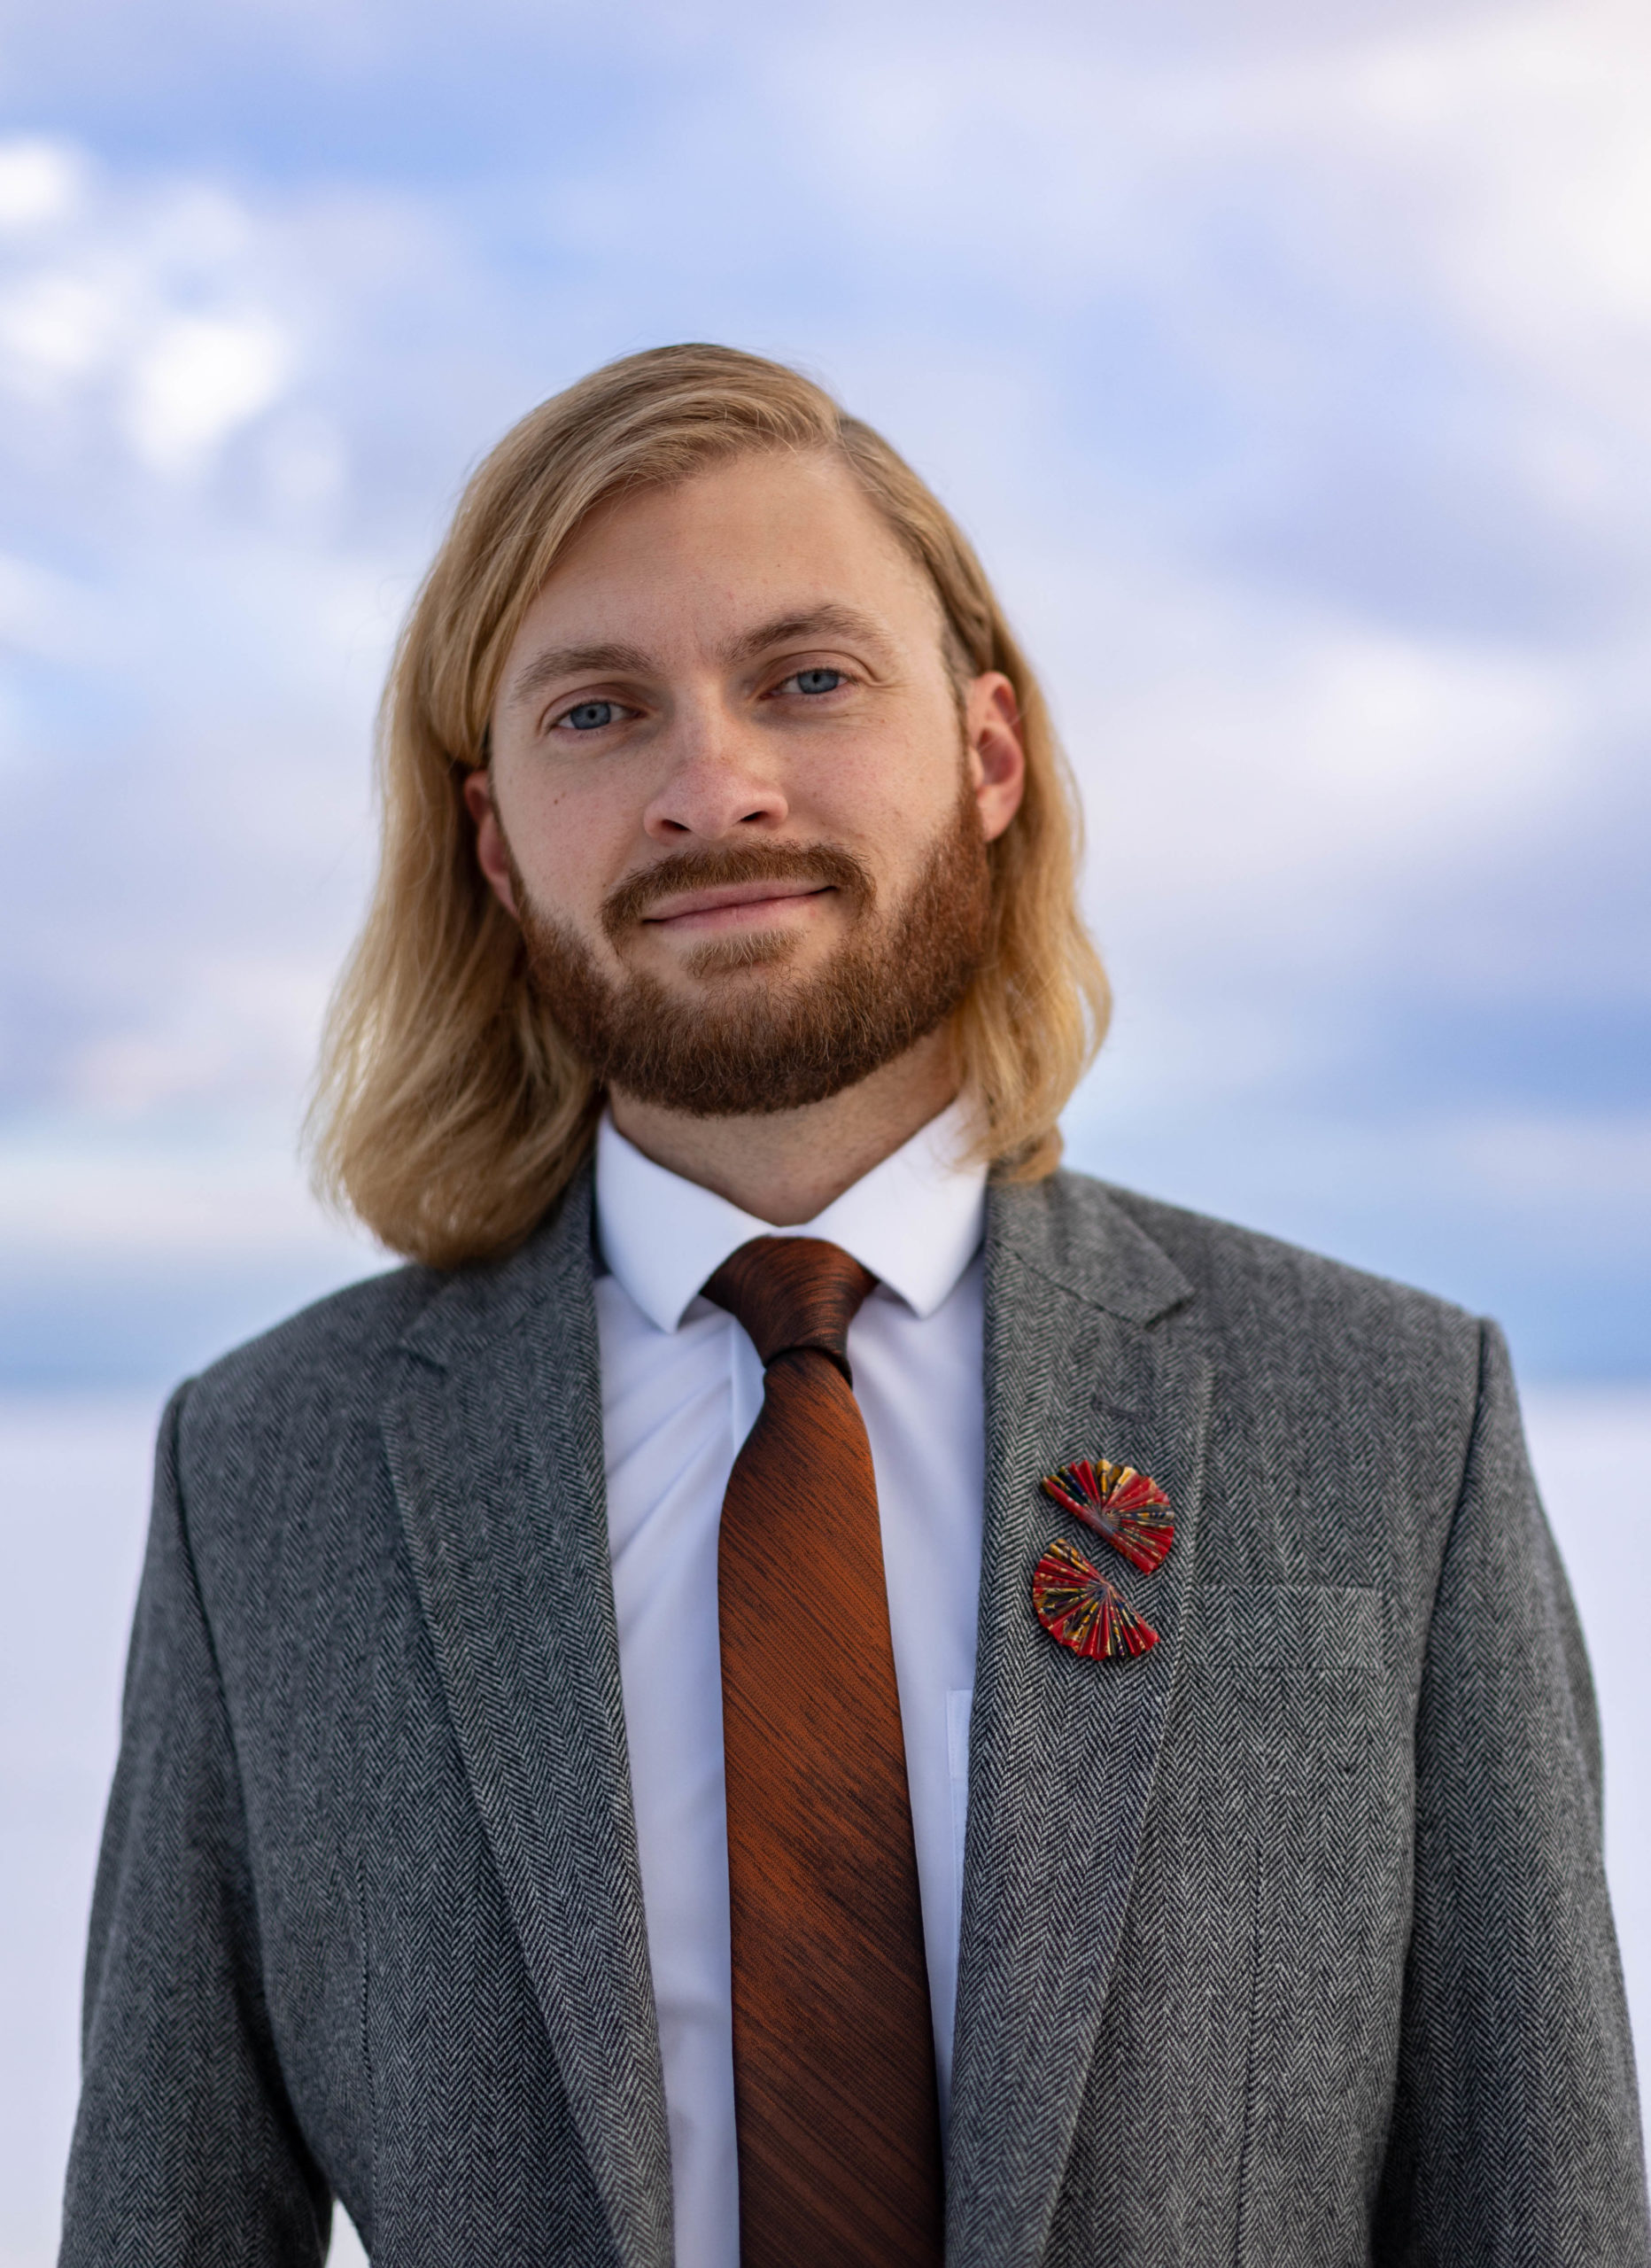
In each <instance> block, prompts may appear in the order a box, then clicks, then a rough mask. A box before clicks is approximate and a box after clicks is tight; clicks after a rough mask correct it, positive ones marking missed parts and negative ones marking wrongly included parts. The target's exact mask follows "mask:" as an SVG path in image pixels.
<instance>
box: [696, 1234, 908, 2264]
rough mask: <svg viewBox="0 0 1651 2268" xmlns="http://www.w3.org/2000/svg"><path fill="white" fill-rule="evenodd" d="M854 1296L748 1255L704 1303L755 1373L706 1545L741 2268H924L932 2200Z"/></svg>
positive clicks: (853, 1267) (758, 1246) (884, 1594)
mask: <svg viewBox="0 0 1651 2268" xmlns="http://www.w3.org/2000/svg"><path fill="white" fill-rule="evenodd" d="M874 1281H875V1278H873V1277H872V1274H871V1273H870V1271H869V1270H867V1269H865V1268H864V1267H862V1265H861V1264H860V1262H858V1261H857V1260H855V1259H853V1258H851V1257H850V1255H849V1254H848V1253H846V1252H843V1251H842V1250H841V1249H840V1248H839V1247H837V1246H836V1245H833V1244H829V1243H826V1242H825V1241H823V1240H822V1239H818V1238H812V1237H758V1238H755V1239H752V1241H751V1242H750V1243H748V1244H746V1245H742V1246H741V1247H740V1249H739V1251H738V1252H736V1253H734V1254H732V1255H731V1257H730V1258H729V1259H728V1260H726V1261H725V1262H724V1263H723V1265H722V1266H721V1267H720V1268H719V1269H718V1270H717V1272H716V1274H715V1275H714V1276H713V1277H712V1278H711V1279H710V1281H709V1283H708V1284H707V1285H706V1286H705V1296H706V1298H707V1299H709V1300H714V1301H716V1302H717V1305H718V1306H719V1307H725V1308H726V1309H729V1310H730V1312H731V1313H732V1315H733V1316H735V1317H737V1319H738V1320H739V1322H740V1324H742V1325H743V1326H744V1328H745V1330H746V1332H747V1333H748V1336H749V1338H750V1340H751V1341H752V1343H753V1345H754V1346H755V1347H756V1351H757V1353H758V1355H760V1356H761V1357H762V1360H763V1365H764V1378H763V1407H762V1409H761V1410H760V1411H759V1412H758V1414H757V1419H756V1425H754V1426H753V1427H752V1429H751V1432H750V1433H749V1435H748V1438H747V1440H746V1441H745V1443H744V1445H743V1447H742V1448H741V1449H740V1454H739V1455H738V1456H737V1457H736V1458H735V1459H734V1464H733V1470H732V1472H731V1473H730V1474H729V1476H728V1487H727V1493H726V1495H725V1498H724V1502H723V1513H722V1523H721V1527H720V1530H719V1534H718V1556H717V1598H718V1612H719V1616H720V1624H721V1638H722V1669H723V1722H724V1728H725V1738H724V1755H725V1767H726V1770H725V1781H726V1787H727V1806H728V1888H729V1904H730V1909H731V1922H732V1983H733V2086H734V2108H735V2118H736V2123H737V2126H738V2132H739V2148H740V2261H741V2263H742V2264H743V2268H856V2264H861V2268H939V2264H940V2260H941V2256H942V2249H943V2246H944V2241H945V2240H944V2229H945V2201H944V2195H943V2190H942V2173H941V2148H940V2099H939V2090H938V2086H937V2083H936V2079H935V2074H934V2022H933V2019H932V2017H931V2015H930V2012H929V1990H928V1969H927V1964H926V1961H925V1958H924V1951H923V1906H922V1899H921V1896H920V1893H919V1888H918V1856H917V1845H916V1842H915V1840H914V1839H913V1836H912V1831H911V1798H910V1796H909V1794H908V1792H907V1788H906V1751H905V1738H904V1735H903V1730H902V1728H901V1721H900V1697H899V1693H898V1690H897V1689H896V1687H895V1653H894V1642H893V1640H892V1638H891V1637H890V1635H889V1627H888V1587H887V1584H886V1581H885V1579H884V1574H883V1548H882V1537H881V1534H880V1526H879V1521H878V1507H877V1476H876V1474H875V1472H873V1471H872V1447H871V1443H870V1441H868V1440H867V1439H866V1432H865V1425H864V1420H863V1418H862V1417H861V1416H860V1410H859V1405H858V1403H857V1402H856V1401H855V1398H854V1387H853V1384H852V1381H851V1377H850V1373H849V1347H848V1342H849V1324H850V1323H851V1322H852V1321H853V1319H854V1316H855V1314H856V1311H857V1309H858V1308H859V1306H860V1304H861V1302H862V1301H864V1298H865V1295H866V1293H868V1292H869V1291H870V1290H871V1289H872V1284H873V1282H874Z"/></svg>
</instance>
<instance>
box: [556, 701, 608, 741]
mask: <svg viewBox="0 0 1651 2268" xmlns="http://www.w3.org/2000/svg"><path fill="white" fill-rule="evenodd" d="M618 713H619V703H617V702H616V701H581V702H580V703H579V705H578V707H577V709H570V710H569V711H568V713H567V715H566V716H565V717H564V718H562V723H563V724H564V725H571V726H572V727H573V729H574V731H575V732H576V733H600V732H601V729H602V727H603V726H604V725H611V724H612V723H613V721H614V718H616V716H617V715H618Z"/></svg>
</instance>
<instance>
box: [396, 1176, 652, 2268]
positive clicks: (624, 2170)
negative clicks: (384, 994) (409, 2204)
mask: <svg viewBox="0 0 1651 2268" xmlns="http://www.w3.org/2000/svg"><path fill="white" fill-rule="evenodd" d="M591 1278H592V1268H591V1220H590V1179H589V1176H588V1175H586V1176H585V1177H582V1179H581V1180H580V1181H579V1182H578V1183H577V1184H575V1185H574V1187H573V1189H572V1190H571V1191H570V1192H569V1195H568V1197H567V1199H566V1200H565V1201H564V1203H563V1204H562V1208H561V1209H560V1212H559V1214H558V1215H557V1216H556V1217H555V1219H554V1221H553V1222H552V1223H551V1224H550V1226H549V1227H548V1228H547V1229H546V1230H544V1231H541V1232H540V1233H539V1236H537V1237H536V1238H535V1239H533V1240H532V1242H531V1243H530V1244H529V1245H528V1246H527V1247H524V1249H523V1251H522V1252H520V1253H518V1254H515V1256H514V1257H513V1258H512V1259H510V1260H508V1261H507V1262H503V1263H501V1264H500V1266H499V1267H497V1268H493V1269H489V1270H474V1271H466V1272H465V1273H464V1274H462V1275H460V1276H458V1277H455V1278H453V1281H452V1282H451V1283H450V1284H449V1285H447V1286H446V1289H445V1290H444V1291H443V1292H442V1293H439V1294H438V1297H437V1298H436V1299H435V1300H434V1301H432V1302H431V1303H430V1307H429V1308H427V1309H425V1311H424V1313H423V1315H422V1317H421V1318H420V1320H419V1321H418V1322H417V1323H416V1324H415V1325H414V1327H413V1328H412V1330H411V1331H410V1332H408V1334H407V1339H406V1340H404V1342H403V1348H404V1351H405V1354H406V1355H407V1358H408V1359H407V1363H406V1372H407V1375H406V1379H405V1382H404V1384H403V1385H402V1386H401V1387H400V1389H399V1392H397V1393H396V1394H393V1395H392V1396H391V1399H390V1401H389V1402H387V1404H386V1407H385V1410H384V1440H385V1443H386V1446H387V1449H388V1452H389V1459H390V1469H391V1476H392V1478H393V1481H394V1486H395V1490H396V1495H397V1499H398V1501H399V1506H400V1512H401V1519H402V1524H403V1526H404V1528H405V1530H406V1534H407V1545H408V1549H409V1550H410V1552H411V1554H412V1558H413V1565H414V1569H415V1574H416V1578H417V1581H418V1587H419V1594H420V1597H421V1600H422V1605H423V1610H424V1615H425V1619H426V1620H427V1622H428V1624H429V1627H430V1637H431V1639H432V1641H433V1643H434V1647H435V1652H436V1658H437V1662H438V1667H439V1671H440V1674H441V1679H442V1683H443V1686H444V1688H445V1690H446V1697H447V1703H448V1706H449V1709H450V1710H451V1713H452V1718H453V1728H454V1730H455V1732H456V1734H457V1736H458V1743H459V1748H460V1751H461V1755H462V1758H463V1760H464V1766H465V1769H466V1771H467V1773H468V1774H469V1780H470V1784H471V1788H472V1790H473V1792H474V1794H475V1798H476V1802H477V1808H478V1810H479V1812H480V1814H481V1817H482V1821H483V1823H484V1828H485V1829H486V1833H487V1836H488V1839H489V1842H490V1844H491V1845H492V1854H493V1859H494V1861H495V1863H496V1865H497V1867H498V1869H499V1874H500V1879H501V1880H502V1882H503V1884H504V1888H505V1892H506V1895H507V1898H508V1901H509V1906H510V1910H511V1913H512V1915H513V1917H514V1919H515V1926H516V1929H517V1930H518V1932H519V1933H520V1936H521V1940H522V1946H523V1952H524V1953H525V1956H526V1960H527V1966H528V1969H529V1972H530V1974H531V1977H532V1979H533V1984H534V1987H535V1990H536V1992H537V1993H538V1996H539V2004H540V2007H541V2008H542V2009H543V2011H544V2016H545V2022H546V2026H547V2028H548V2030H549V2033H550V2038H551V2041H552V2045H553V2047H554V2050H555V2054H556V2057H557V2061H558V2063H559V2066H560V2069H561V2071H562V2079H563V2084H564V2085H565V2086H566V2088H567V2092H568V2099H569V2102H570V2107H571V2109H572V2113H573V2117H574V2118H575V2120H576V2122H577V2126H578V2130H579V2133H580V2136H581V2139H582V2141H583V2144H584V2148H585V2155H586V2157H587V2159H588V2161H589V2164H590V2167H591V2171H592V2173H593V2177H594V2180H595V2184H596V2187H597V2190H598V2192H599V2194H600V2195H601V2200H602V2202H603V2205H604V2207H605V2209H606V2211H607V2215H608V2222H609V2225H610V2226H611V2229H612V2233H613V2239H614V2243H615V2247H616V2252H617V2255H618V2257H619V2258H620V2259H621V2260H622V2261H623V2262H624V2263H625V2264H626V2268H670V2258H671V2249H672V2240H671V2225H670V2148H669V2142H668V2140H667V2132H666V2124H665V2100H664V2085H663V2077H662V2073H661V2067H660V2056H659V2034H658V2025H657V2023H656V2020H655V2011H654V2002H653V1990H652V1985H651V1982H650V1978H649V1973H648V1966H647V1935H646V1930H645V1927H644V1922H643V1912H642V1887H641V1877H640V1874H639V1868H638V1864H637V1856H636V1829H635V1823H634V1819H633V1816H632V1803H631V1783H630V1774H629V1767H628V1763H627V1758H626V1751H625V1738H624V1711H623V1705H622V1699H621V1692H620V1683H619V1645H618V1634H617V1629H616V1623H615V1618H614V1601H613V1584H612V1575H611V1570H610V1565H609V1560H608V1530H607V1511H606V1497H605V1486H604V1464H603V1456H602V1421H601V1383H600V1376H599V1368H598V1355H597V1340H596V1315H595V1306H594V1301H593V1296H592V1289H591Z"/></svg>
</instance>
